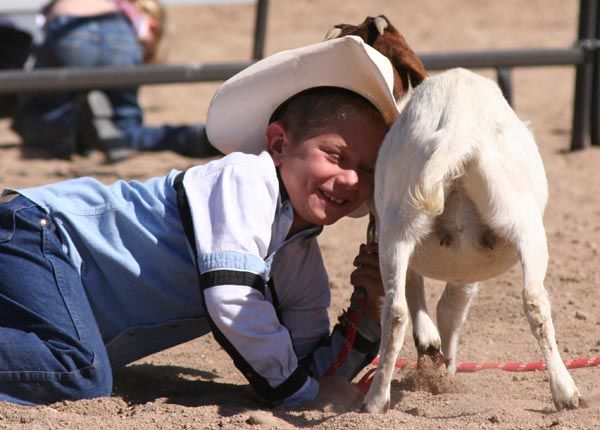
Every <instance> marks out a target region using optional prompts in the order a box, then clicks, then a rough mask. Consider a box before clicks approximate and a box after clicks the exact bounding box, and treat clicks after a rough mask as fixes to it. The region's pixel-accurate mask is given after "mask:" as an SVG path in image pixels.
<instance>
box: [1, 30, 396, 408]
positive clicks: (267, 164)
mask: <svg viewBox="0 0 600 430" xmlns="http://www.w3.org/2000/svg"><path fill="white" fill-rule="evenodd" d="M392 87H393V74H392V69H391V65H390V63H389V62H388V60H387V59H385V57H383V56H382V55H381V54H379V53H378V52H377V51H375V50H373V49H372V48H370V47H369V46H366V45H365V44H364V43H363V42H362V40H360V39H358V38H355V37H346V38H341V39H334V40H331V41H328V42H322V43H319V44H316V45H312V46H308V47H304V48H300V49H297V50H292V51H287V52H282V53H279V54H275V55H273V56H271V57H268V58H266V59H264V60H262V61H259V62H258V63H256V64H254V65H253V66H251V67H249V68H248V69H246V70H244V71H242V72H241V73H239V74H238V75H236V76H234V77H233V78H231V79H230V80H228V81H227V82H225V83H224V84H223V86H222V87H221V88H220V89H219V90H218V91H217V93H216V94H215V96H214V98H213V100H212V102H211V106H210V109H209V112H208V120H207V124H208V127H207V132H208V135H209V138H210V140H211V142H212V143H213V144H214V145H215V146H216V147H217V148H218V149H220V150H221V151H222V152H224V153H231V154H230V155H228V156H226V157H224V158H222V159H220V160H216V161H213V162H210V163H208V164H206V165H202V166H196V167H193V168H191V169H189V170H187V171H186V172H176V171H172V172H171V173H169V174H168V175H167V176H166V177H160V178H154V179H150V180H148V181H146V182H144V183H139V182H136V181H131V182H125V181H119V182H117V183H115V184H112V185H109V186H106V185H102V184H100V183H99V182H97V181H95V180H94V179H91V178H81V179H75V180H70V181H65V182H61V183H58V184H54V185H47V186H42V187H37V188H31V189H26V190H19V191H18V194H15V192H14V191H11V190H9V191H6V192H5V195H4V197H3V198H2V200H1V201H0V203H1V204H0V400H8V401H14V402H19V403H24V404H32V403H33V404H35V403H50V402H54V401H58V400H62V399H79V398H85V397H95V396H106V395H110V392H111V385H112V373H111V366H112V367H116V366H121V365H124V364H127V363H129V362H132V361H134V360H137V359H139V358H141V357H143V356H145V355H148V354H151V353H154V352H157V351H160V350H162V349H165V348H168V347H170V346H173V345H176V344H178V343H181V342H184V341H188V340H190V339H193V338H195V337H198V336H201V335H203V334H206V333H208V332H209V331H211V330H212V333H213V335H214V337H215V339H216V340H217V341H218V342H219V343H220V344H221V346H223V348H224V349H225V350H226V351H227V352H228V353H229V354H230V355H231V357H232V358H233V360H234V362H235V364H236V366H237V367H238V368H239V369H240V370H241V371H242V372H243V374H244V375H245V376H246V378H247V379H248V380H249V381H250V384H251V386H252V389H253V390H254V392H255V393H257V396H259V397H260V398H262V399H266V400H267V401H269V402H270V403H272V404H278V405H282V406H284V407H291V406H296V405H299V404H302V403H303V402H305V401H306V400H312V399H315V398H316V397H317V396H319V399H321V400H322V401H324V402H328V401H331V399H332V397H335V396H336V395H337V396H340V395H343V394H344V393H340V392H339V390H338V391H337V392H336V390H335V387H337V386H339V382H336V381H339V379H335V378H323V379H321V377H322V376H323V374H324V373H325V372H326V371H327V369H328V368H329V367H330V366H331V363H332V362H333V360H334V359H335V357H336V356H337V354H338V352H339V350H340V348H341V346H342V342H343V332H344V329H345V327H344V325H343V324H340V325H338V327H336V329H335V330H334V332H333V334H332V335H331V336H330V335H329V321H328V318H327V307H328V306H329V300H330V296H329V285H328V279H327V274H326V272H325V268H324V265H323V261H322V259H321V255H320V252H319V249H318V244H317V241H316V236H317V235H318V233H319V232H320V231H321V229H322V226H323V225H327V224H331V223H334V222H335V221H337V220H338V219H339V218H341V217H343V216H345V215H348V214H351V213H353V214H358V213H364V204H365V202H366V200H367V198H368V197H369V196H370V193H371V192H372V186H373V175H372V174H373V167H374V165H375V159H376V156H377V150H378V147H379V144H380V142H381V140H382V139H383V137H384V135H385V133H386V131H387V128H388V126H389V124H390V123H391V122H392V121H393V119H394V118H395V117H396V115H397V109H396V105H395V102H394V99H393V96H392V90H391V89H392ZM359 94H361V95H359ZM265 149H266V150H265ZM236 151H243V152H236ZM375 251H376V249H375V247H374V246H372V245H371V246H370V247H362V248H361V252H360V254H359V256H358V258H357V259H356V263H357V264H360V265H361V266H360V267H359V269H357V270H356V271H355V272H354V273H353V275H352V283H353V284H354V285H355V286H357V285H361V286H363V287H365V288H366V289H367V291H368V298H369V300H368V302H367V304H366V307H365V313H364V315H363V317H362V318H361V320H360V324H359V330H358V336H357V341H356V342H355V344H354V346H353V350H352V351H351V352H350V354H349V356H348V358H347V360H346V361H345V362H344V363H343V364H342V365H341V366H340V367H339V368H338V369H337V371H336V373H335V374H336V375H337V376H338V377H343V378H345V380H349V379H351V378H352V377H353V376H354V375H355V374H356V373H357V372H358V371H359V370H360V369H361V368H362V367H364V366H365V365H366V364H368V363H369V362H370V361H371V360H372V358H373V357H374V355H375V354H376V352H377V346H378V345H377V344H378V339H379V327H378V326H377V324H376V322H377V319H378V317H377V307H376V306H377V300H378V297H379V296H380V295H381V291H382V289H381V281H380V279H379V278H378V274H377V273H378V270H377V269H378V262H377V258H376V254H373V252H375ZM369 252H371V254H369ZM319 379H320V381H319ZM332 381H333V382H332ZM336 384H337V385H336ZM332 387H333V389H332Z"/></svg>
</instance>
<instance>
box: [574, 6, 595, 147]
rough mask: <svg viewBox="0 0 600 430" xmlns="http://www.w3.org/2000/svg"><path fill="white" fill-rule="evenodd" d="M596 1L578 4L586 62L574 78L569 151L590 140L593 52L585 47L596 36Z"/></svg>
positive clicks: (579, 39)
mask: <svg viewBox="0 0 600 430" xmlns="http://www.w3.org/2000/svg"><path fill="white" fill-rule="evenodd" d="M597 9H598V0H581V1H580V2H579V34H578V42H577V43H578V44H579V45H580V46H581V47H582V48H584V50H585V51H586V61H585V62H584V63H583V64H580V65H578V66H577V72H576V76H575V99H574V102H573V134H572V137H571V150H578V149H584V148H585V147H586V146H588V142H589V140H590V119H591V116H592V114H591V104H592V86H593V74H594V73H593V72H594V69H593V67H594V64H593V62H592V58H593V55H592V53H593V50H592V49H589V46H587V45H588V44H589V43H591V41H592V39H593V38H594V37H595V35H596V11H597Z"/></svg>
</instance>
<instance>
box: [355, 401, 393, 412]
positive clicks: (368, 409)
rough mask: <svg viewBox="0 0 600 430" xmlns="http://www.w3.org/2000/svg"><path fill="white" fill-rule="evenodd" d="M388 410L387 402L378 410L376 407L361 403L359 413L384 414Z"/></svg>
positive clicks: (388, 404)
mask: <svg viewBox="0 0 600 430" xmlns="http://www.w3.org/2000/svg"><path fill="white" fill-rule="evenodd" d="M389 410H390V401H389V400H387V401H386V402H385V403H384V404H383V407H382V408H378V407H377V406H374V405H371V404H370V403H363V404H362V406H361V407H360V411H361V412H363V413H368V414H385V413H387V411H389Z"/></svg>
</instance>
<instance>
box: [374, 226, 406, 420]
mask: <svg viewBox="0 0 600 430" xmlns="http://www.w3.org/2000/svg"><path fill="white" fill-rule="evenodd" d="M382 239H383V240H382ZM413 249H414V243H408V242H398V243H386V240H385V238H382V236H380V242H379V259H380V268H381V275H382V279H383V285H384V288H385V299H384V303H383V308H382V310H381V347H380V349H379V351H380V357H379V365H378V366H377V371H376V372H375V376H374V378H373V383H372V384H371V388H370V389H369V392H368V393H367V395H366V396H365V399H364V401H363V410H364V411H366V412H370V413H382V412H387V410H388V409H389V407H390V386H391V382H392V376H393V374H394V370H395V366H396V358H397V357H398V353H399V352H400V349H401V348H402V344H403V343H404V334H405V333H406V326H407V324H408V306H407V303H406V295H405V284H406V271H407V268H408V261H409V259H410V255H411V254H412V251H413Z"/></svg>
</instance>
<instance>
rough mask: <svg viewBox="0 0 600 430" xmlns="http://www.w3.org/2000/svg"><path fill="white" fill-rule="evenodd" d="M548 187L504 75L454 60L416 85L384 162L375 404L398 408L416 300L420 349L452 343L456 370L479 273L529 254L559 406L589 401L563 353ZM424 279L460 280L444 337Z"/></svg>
mask: <svg viewBox="0 0 600 430" xmlns="http://www.w3.org/2000/svg"><path fill="white" fill-rule="evenodd" d="M547 196H548V190H547V181H546V176H545V172H544V167H543V164H542V160H541V157H540V154H539V152H538V149H537V146H536V143H535V140H534V138H533V135H532V133H531V132H530V130H529V129H528V128H527V127H526V126H525V125H524V124H523V123H522V122H521V121H520V120H519V119H518V117H517V115H516V114H515V112H514V111H513V110H512V109H511V108H510V106H509V105H508V103H507V102H506V100H505V99H504V97H503V96H502V93H501V92H500V90H499V88H498V86H497V85H496V84H495V83H494V82H493V81H491V80H489V79H486V78H484V77H482V76H479V75H477V74H475V73H473V72H469V71H467V70H465V69H452V70H449V71H446V72H443V73H440V74H438V75H435V76H433V77H429V78H427V79H425V80H424V81H423V82H422V83H421V84H420V85H419V86H418V87H417V88H416V89H415V90H414V92H413V94H412V95H411V97H410V100H409V101H408V102H407V104H406V106H405V108H404V110H403V111H402V113H401V114H400V116H399V117H398V119H397V120H396V121H395V122H394V124H393V125H392V127H391V129H390V131H389V132H388V134H387V135H386V137H385V139H384V141H383V143H382V146H381V149H380V152H379V155H378V158H377V163H376V167H375V193H374V205H375V212H376V224H377V232H378V236H379V256H380V268H381V274H382V279H383V282H384V288H385V297H384V299H383V306H382V310H381V312H382V314H381V327H382V340H381V347H380V362H379V365H378V367H377V371H376V373H375V376H374V378H373V383H372V385H371V388H370V389H369V392H368V393H367V395H366V396H365V399H364V401H363V409H364V410H366V411H368V412H372V413H374V412H385V411H387V409H388V408H389V400H390V383H391V379H392V376H393V371H394V364H395V361H396V358H397V355H398V352H399V350H400V348H401V347H402V344H403V341H404V334H405V331H406V327H407V323H408V317H409V309H410V315H411V317H412V321H413V326H414V333H415V340H416V342H417V347H418V349H419V351H420V353H422V352H427V353H429V354H433V355H435V354H436V353H439V352H440V349H441V350H442V351H443V352H444V353H445V354H446V355H447V357H448V371H449V373H453V372H454V371H455V369H456V350H457V344H458V336H459V331H460V328H461V326H462V324H463V322H464V320H465V318H466V314H467V311H468V307H469V304H470V302H471V299H472V297H473V295H474V294H475V292H476V291H477V289H478V282H479V281H483V280H486V279H489V278H492V277H495V276H497V275H499V274H501V273H503V272H505V271H506V270H508V269H509V268H510V267H512V266H513V265H514V264H515V263H516V262H518V261H520V263H521V267H522V271H523V305H524V310H525V314H526V316H527V319H528V322H529V326H530V328H531V331H532V332H533V334H534V336H535V338H536V339H537V341H538V343H539V345H540V347H541V349H542V352H543V355H544V359H545V361H546V364H547V367H548V372H549V381H550V389H551V393H552V398H553V400H554V404H555V406H556V408H557V409H558V410H561V409H563V408H568V409H571V408H577V407H579V405H580V402H581V404H583V399H581V398H580V394H579V391H578V390H577V387H576V386H575V383H574V382H573V379H572V378H571V376H570V374H569V372H568V371H567V369H566V367H565V365H564V363H563V361H562V360H561V357H560V354H559V352H558V347H557V344H556V340H555V331H554V326H553V323H552V318H551V312H550V303H549V300H548V296H547V292H546V290H545V288H544V284H543V281H544V278H545V275H546V269H547V264H548V248H547V243H546V234H545V230H544V225H543V221H542V216H543V212H544V208H545V205H546V201H547ZM423 277H429V278H434V279H438V280H442V281H447V282H448V284H447V286H446V289H445V291H444V293H443V295H442V297H441V299H440V302H439V303H438V307H437V310H438V315H437V317H438V325H439V327H440V332H441V337H440V333H439V332H438V330H437V329H436V327H435V325H434V324H433V322H432V321H431V318H430V317H429V315H428V314H427V309H426V304H425V298H424V294H423V290H424V287H423Z"/></svg>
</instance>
